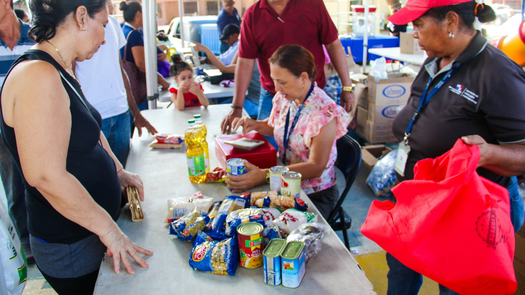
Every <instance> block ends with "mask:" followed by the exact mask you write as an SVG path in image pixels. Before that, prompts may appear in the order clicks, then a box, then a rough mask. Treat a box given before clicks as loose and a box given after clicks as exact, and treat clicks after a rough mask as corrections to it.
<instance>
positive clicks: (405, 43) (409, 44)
mask: <svg viewBox="0 0 525 295" xmlns="http://www.w3.org/2000/svg"><path fill="white" fill-rule="evenodd" d="M399 34H400V35H399V52H400V53H405V54H421V53H423V52H424V50H423V49H421V47H420V46H419V43H418V42H417V40H416V39H414V37H412V33H405V32H401V33H399Z"/></svg>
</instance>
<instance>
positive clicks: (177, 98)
mask: <svg viewBox="0 0 525 295" xmlns="http://www.w3.org/2000/svg"><path fill="white" fill-rule="evenodd" d="M171 61H172V62H173V65H172V66H171V67H170V74H171V76H172V77H173V79H175V81H176V82H177V84H178V85H179V90H177V89H175V88H173V87H172V88H170V92H171V101H172V102H173V104H174V105H175V107H176V108H177V109H178V110H179V111H182V110H184V108H185V107H195V106H201V105H202V106H204V107H205V108H207V107H208V105H209V104H210V102H209V101H208V99H207V98H206V96H204V92H203V91H204V89H202V86H201V85H200V84H199V83H197V82H193V69H192V67H191V66H190V65H189V64H187V63H186V62H184V61H183V60H182V59H181V57H180V55H179V54H174V55H172V56H171Z"/></svg>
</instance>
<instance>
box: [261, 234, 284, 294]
mask: <svg viewBox="0 0 525 295" xmlns="http://www.w3.org/2000/svg"><path fill="white" fill-rule="evenodd" d="M285 247H286V240H285V239H273V240H271V241H270V243H268V245H266V247H264V251H263V256H264V282H265V283H266V284H268V285H272V286H277V285H280V284H281V254H282V253H283V250H284V248H285Z"/></svg>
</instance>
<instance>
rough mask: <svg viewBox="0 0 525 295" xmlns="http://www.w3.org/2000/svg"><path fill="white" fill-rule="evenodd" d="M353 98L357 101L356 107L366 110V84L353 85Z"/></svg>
mask: <svg viewBox="0 0 525 295" xmlns="http://www.w3.org/2000/svg"><path fill="white" fill-rule="evenodd" d="M354 97H355V100H356V101H357V106H360V107H362V108H364V109H368V86H366V84H363V83H357V84H355V88H354Z"/></svg>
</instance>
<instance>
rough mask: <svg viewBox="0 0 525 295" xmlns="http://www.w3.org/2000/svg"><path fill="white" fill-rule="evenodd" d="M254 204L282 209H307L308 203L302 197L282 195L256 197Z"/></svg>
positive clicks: (260, 206)
mask: <svg viewBox="0 0 525 295" xmlns="http://www.w3.org/2000/svg"><path fill="white" fill-rule="evenodd" d="M255 206H257V207H259V208H277V209H279V210H282V211H284V210H286V209H290V208H294V209H297V210H300V211H307V210H308V204H306V202H305V201H304V200H303V199H300V198H290V197H283V196H266V197H264V198H262V199H257V201H255Z"/></svg>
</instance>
